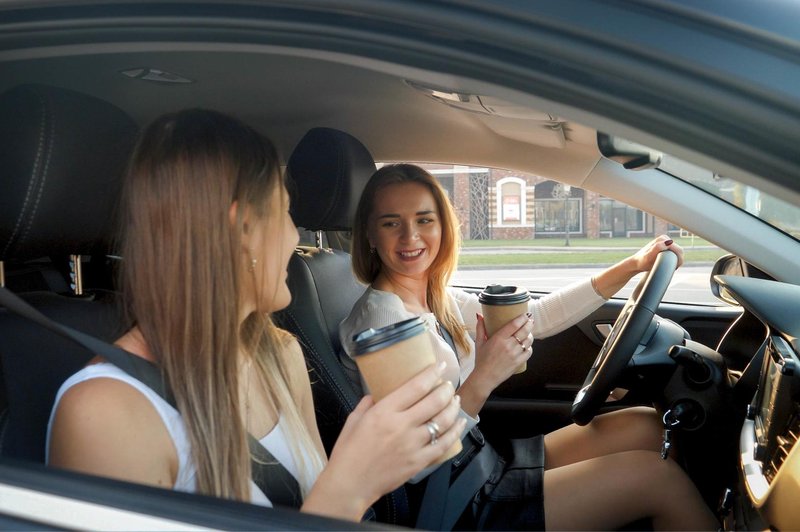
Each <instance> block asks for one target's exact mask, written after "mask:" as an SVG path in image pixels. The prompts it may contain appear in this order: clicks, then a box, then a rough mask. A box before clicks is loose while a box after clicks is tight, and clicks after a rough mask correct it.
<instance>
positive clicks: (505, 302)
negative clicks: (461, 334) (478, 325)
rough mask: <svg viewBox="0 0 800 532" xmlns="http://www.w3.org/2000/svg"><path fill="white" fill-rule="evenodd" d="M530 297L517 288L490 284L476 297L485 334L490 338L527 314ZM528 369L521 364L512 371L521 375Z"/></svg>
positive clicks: (524, 291)
mask: <svg viewBox="0 0 800 532" xmlns="http://www.w3.org/2000/svg"><path fill="white" fill-rule="evenodd" d="M530 298H531V296H530V294H529V293H528V291H527V290H526V289H524V288H521V287H518V286H504V285H501V284H490V285H489V286H487V287H486V288H485V289H484V290H483V292H481V293H480V295H479V296H478V301H480V303H481V309H482V311H483V324H484V325H485V326H486V334H487V335H488V336H492V335H493V334H494V333H495V332H497V330H498V329H500V328H502V327H503V326H504V325H505V324H507V323H508V322H510V321H511V320H513V319H514V318H516V317H518V316H519V315H520V314H525V313H526V312H528V301H529V300H530ZM526 369H528V363H527V362H523V363H522V364H520V365H519V366H518V367H517V369H516V370H515V371H514V374H517V373H522V372H523V371H525V370H526Z"/></svg>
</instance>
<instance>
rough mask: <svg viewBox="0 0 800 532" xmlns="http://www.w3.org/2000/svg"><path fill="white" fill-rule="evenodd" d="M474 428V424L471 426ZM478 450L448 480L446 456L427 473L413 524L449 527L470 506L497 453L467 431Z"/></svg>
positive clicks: (444, 528)
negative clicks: (453, 476)
mask: <svg viewBox="0 0 800 532" xmlns="http://www.w3.org/2000/svg"><path fill="white" fill-rule="evenodd" d="M473 431H477V427H475V428H474V429H473ZM469 434H470V435H469V437H470V438H474V440H475V441H474V443H473V444H474V445H481V446H482V447H481V449H480V451H478V454H476V455H475V456H474V457H472V460H470V462H469V463H468V464H467V466H466V467H465V468H464V470H463V471H461V473H460V474H459V475H458V477H457V478H456V480H455V482H453V483H452V485H451V484H450V475H451V472H452V460H448V461H447V462H445V463H444V464H442V465H441V466H440V467H439V468H438V469H436V470H435V471H434V472H433V473H431V474H430V475H429V476H428V484H427V486H425V493H424V495H423V496H422V504H421V505H420V510H419V514H418V517H417V523H416V525H415V528H420V529H426V530H452V529H453V526H454V525H455V524H456V522H457V521H458V519H459V518H460V517H461V514H463V513H464V510H465V509H466V508H467V506H469V504H470V503H471V502H472V500H473V499H474V497H475V494H476V493H477V492H478V490H480V489H481V488H482V487H483V485H484V484H486V481H487V480H489V476H490V475H491V474H492V471H493V470H494V468H495V465H496V464H497V462H498V461H499V459H500V457H499V455H498V454H497V452H496V451H495V450H494V449H493V448H492V446H491V445H489V444H488V443H485V442H484V441H483V435H480V439H479V438H477V437H475V436H473V432H472V431H470V433H469Z"/></svg>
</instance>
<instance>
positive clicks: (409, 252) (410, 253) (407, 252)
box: [400, 249, 424, 258]
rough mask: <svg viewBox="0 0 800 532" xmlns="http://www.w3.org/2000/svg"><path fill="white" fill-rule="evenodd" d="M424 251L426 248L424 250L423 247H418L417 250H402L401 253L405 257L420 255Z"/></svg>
mask: <svg viewBox="0 0 800 532" xmlns="http://www.w3.org/2000/svg"><path fill="white" fill-rule="evenodd" d="M423 251H424V250H422V249H418V250H415V251H401V252H400V255H401V256H403V257H409V258H410V257H419V256H420V255H421V254H422V252H423Z"/></svg>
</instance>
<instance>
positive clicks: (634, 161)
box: [597, 131, 664, 170]
mask: <svg viewBox="0 0 800 532" xmlns="http://www.w3.org/2000/svg"><path fill="white" fill-rule="evenodd" d="M597 147H598V148H599V149H600V153H602V154H603V157H605V158H606V159H611V160H612V161H616V162H618V163H619V164H621V165H622V166H624V167H625V168H627V169H628V170H645V169H647V168H658V166H659V165H660V164H661V159H662V158H663V157H664V154H663V153H661V152H660V151H656V150H653V149H650V148H648V147H647V146H643V145H641V144H637V143H635V142H632V141H630V140H625V139H623V138H620V137H615V136H613V135H609V134H608V133H602V132H600V131H598V132H597Z"/></svg>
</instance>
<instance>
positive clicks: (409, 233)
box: [400, 223, 419, 240]
mask: <svg viewBox="0 0 800 532" xmlns="http://www.w3.org/2000/svg"><path fill="white" fill-rule="evenodd" d="M402 227H403V232H402V234H401V235H400V236H401V238H402V239H403V240H415V239H416V238H417V236H419V232H418V231H417V228H416V227H415V226H414V224H413V223H404V224H403V226H402Z"/></svg>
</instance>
